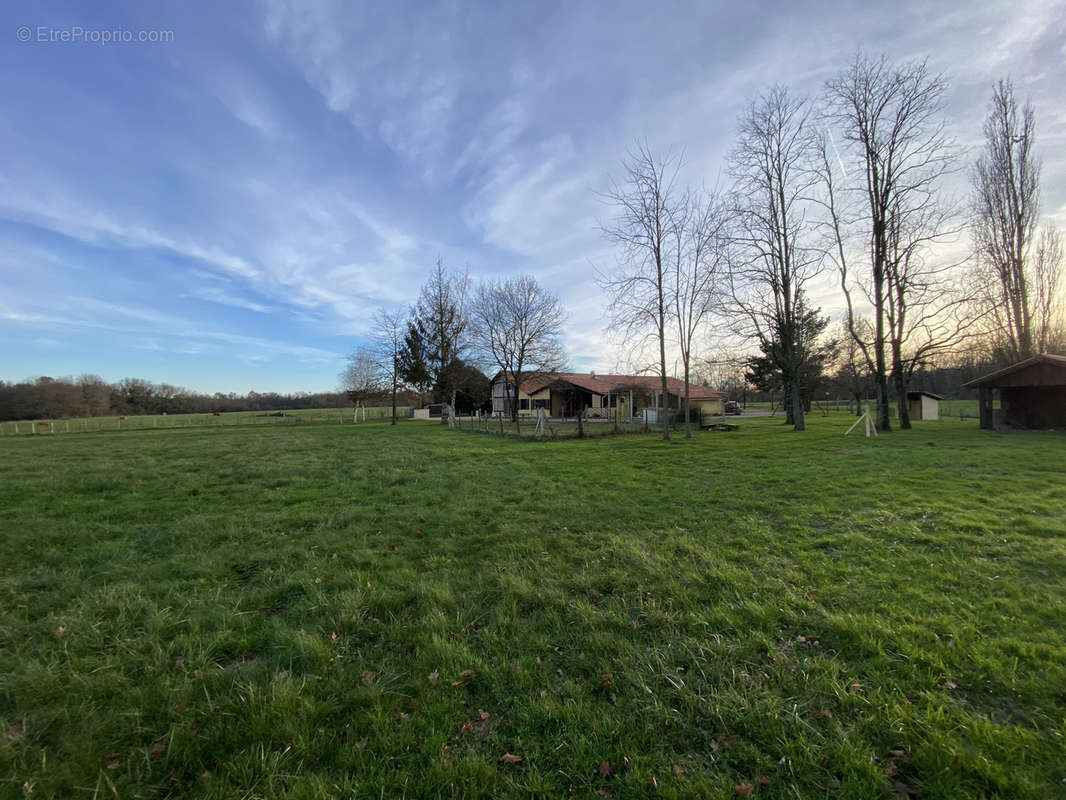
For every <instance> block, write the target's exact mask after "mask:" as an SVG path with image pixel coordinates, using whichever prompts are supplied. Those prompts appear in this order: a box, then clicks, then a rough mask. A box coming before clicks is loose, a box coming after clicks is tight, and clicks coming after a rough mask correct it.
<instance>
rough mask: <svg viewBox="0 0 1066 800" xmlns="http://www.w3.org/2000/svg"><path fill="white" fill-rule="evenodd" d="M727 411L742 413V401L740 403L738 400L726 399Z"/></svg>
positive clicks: (728, 412) (729, 412)
mask: <svg viewBox="0 0 1066 800" xmlns="http://www.w3.org/2000/svg"><path fill="white" fill-rule="evenodd" d="M725 413H727V414H739V413H740V403H738V402H737V401H736V400H726V401H725Z"/></svg>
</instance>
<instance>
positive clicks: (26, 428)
mask: <svg viewBox="0 0 1066 800" xmlns="http://www.w3.org/2000/svg"><path fill="white" fill-rule="evenodd" d="M396 412H397V414H398V415H399V416H401V417H409V416H410V415H411V409H410V408H409V407H407V406H402V407H401V406H398V407H397V409H396ZM391 416H392V408H391V407H390V406H386V407H378V406H374V407H371V408H359V409H351V408H300V409H293V410H289V411H229V412H220V413H217V414H215V413H205V414H145V415H137V416H124V417H121V416H120V417H92V418H84V419H47V420H42V419H38V420H18V421H11V422H0V436H42V435H44V436H54V435H55V434H64V435H65V434H69V433H97V432H100V431H133V430H153V429H155V430H162V429H172V428H173V429H176V428H222V427H231V426H234V425H244V426H247V425H257V426H264V425H267V426H269V425H274V426H276V425H299V424H310V423H316V424H324V423H333V424H338V425H350V424H353V423H360V422H370V421H373V420H380V419H388V418H389V417H391Z"/></svg>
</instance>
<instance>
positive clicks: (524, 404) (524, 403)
mask: <svg viewBox="0 0 1066 800" xmlns="http://www.w3.org/2000/svg"><path fill="white" fill-rule="evenodd" d="M518 410H519V411H529V398H528V397H524V398H522V399H521V400H519V401H518Z"/></svg>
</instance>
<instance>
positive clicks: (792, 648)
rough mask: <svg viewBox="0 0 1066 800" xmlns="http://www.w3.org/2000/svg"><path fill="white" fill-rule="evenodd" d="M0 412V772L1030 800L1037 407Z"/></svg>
mask: <svg viewBox="0 0 1066 800" xmlns="http://www.w3.org/2000/svg"><path fill="white" fill-rule="evenodd" d="M810 425H811V429H810V430H808V431H807V432H806V433H804V434H795V433H792V432H790V431H789V430H787V429H786V428H785V427H783V426H781V425H780V424H779V421H778V420H775V419H762V420H757V419H749V420H743V421H742V423H741V429H740V430H738V431H734V432H729V433H700V434H698V435H697V436H696V437H695V438H694V440H693V441H689V442H686V441H683V440H680V439H675V440H674V441H671V442H670V443H664V442H662V441H661V440H659V439H657V438H656V437H655V436H654V435H651V436H622V437H614V438H599V439H593V440H584V441H581V440H573V439H571V440H560V441H549V442H543V443H537V442H533V441H529V440H525V439H520V438H518V437H495V436H488V435H485V434H478V433H460V432H456V431H448V430H447V429H446V428H444V426H441V425H439V424H436V423H420V422H404V423H401V424H400V425H398V426H396V427H391V426H389V425H386V424H380V423H371V424H366V425H343V426H342V425H327V424H322V425H310V424H308V425H298V426H291V427H282V426H276V427H265V426H263V427H256V426H235V427H224V428H219V429H216V430H212V429H177V430H141V431H123V432H113V433H112V432H106V433H90V434H86V435H82V436H47V437H45V436H37V437H7V438H5V439H3V440H2V441H0V532H2V535H0V564H2V566H0V725H2V728H0V781H2V783H0V796H3V797H22V796H29V797H118V798H135V797H141V798H147V797H197V796H203V797H232V798H253V797H264V798H266V797H293V798H296V797H299V798H310V797H322V798H325V797H358V798H362V797H373V798H395V797H410V798H431V797H441V798H448V797H486V798H488V797H516V798H517V797H546V796H552V797H559V796H576V797H592V798H596V797H604V798H631V797H645V796H648V797H652V796H657V797H667V798H681V797H686V798H696V797H700V798H704V797H723V798H730V797H738V796H739V797H745V796H751V797H756V798H786V797H787V798H807V797H841V798H878V797H884V798H889V797H900V796H912V797H923V798H964V797H1003V798H1008V797H1009V798H1027V797H1033V798H1043V797H1064V796H1066V759H1064V757H1063V754H1064V753H1066V640H1064V632H1066V510H1064V509H1066V502H1064V500H1066V492H1064V487H1066V458H1064V455H1066V437H1064V436H1063V435H1062V434H1056V433H1047V434H1038V433H1027V434H1023V433H1014V434H1001V433H993V432H987V431H979V430H978V429H977V426H976V423H974V422H972V421H971V422H959V421H957V420H946V421H941V422H939V423H918V424H916V426H915V429H914V430H912V431H909V432H902V433H893V434H891V435H888V436H881V437H878V438H876V439H871V440H867V439H865V438H860V437H857V436H856V435H854V434H853V435H852V436H849V437H847V438H844V437H843V436H842V435H841V432H842V430H843V428H844V427H845V417H844V416H843V415H840V416H837V415H834V416H832V417H829V418H820V417H817V416H813V415H812V417H811V418H810Z"/></svg>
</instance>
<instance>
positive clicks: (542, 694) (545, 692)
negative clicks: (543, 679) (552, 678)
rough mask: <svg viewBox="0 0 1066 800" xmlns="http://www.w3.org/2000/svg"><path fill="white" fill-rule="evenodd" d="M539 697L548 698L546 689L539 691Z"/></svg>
mask: <svg viewBox="0 0 1066 800" xmlns="http://www.w3.org/2000/svg"><path fill="white" fill-rule="evenodd" d="M540 696H541V697H547V696H548V690H547V689H541V690H540Z"/></svg>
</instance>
